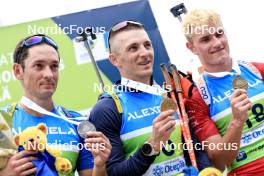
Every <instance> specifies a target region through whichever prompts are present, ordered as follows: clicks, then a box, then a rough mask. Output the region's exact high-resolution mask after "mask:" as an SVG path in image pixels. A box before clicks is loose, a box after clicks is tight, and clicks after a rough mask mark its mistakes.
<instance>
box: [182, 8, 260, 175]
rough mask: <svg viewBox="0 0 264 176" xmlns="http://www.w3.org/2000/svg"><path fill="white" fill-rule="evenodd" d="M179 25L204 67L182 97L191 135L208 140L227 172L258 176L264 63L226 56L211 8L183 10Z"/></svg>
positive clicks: (213, 155) (214, 156)
mask: <svg viewBox="0 0 264 176" xmlns="http://www.w3.org/2000/svg"><path fill="white" fill-rule="evenodd" d="M197 29H198V30H197ZM206 29H207V30H206ZM209 29H210V30H209ZM183 30H184V34H185V36H186V38H187V44H186V46H187V48H188V49H190V50H191V52H192V53H194V54H195V55H197V56H198V57H199V59H200V62H201V64H202V66H203V69H200V70H201V71H200V73H199V75H197V76H194V77H195V78H194V80H195V82H196V86H197V88H195V89H194V90H193V95H192V97H191V98H190V99H188V100H187V101H186V107H187V108H188V111H189V118H190V121H191V125H192V126H193V128H194V130H195V134H196V135H197V136H198V138H199V139H200V141H203V142H206V143H207V144H208V145H206V146H205V147H206V150H207V153H208V155H209V157H210V159H211V160H212V161H213V162H214V163H215V165H216V166H217V167H218V168H219V169H224V168H225V167H227V170H228V175H232V176H233V175H239V176H240V175H247V176H248V175H254V176H262V175H263V174H264V152H263V150H262V149H263V146H264V140H263V138H264V133H263V130H264V121H263V120H264V113H263V109H264V107H263V106H264V83H263V78H264V64H263V63H248V62H244V61H235V60H234V59H233V58H231V57H230V55H229V45H228V40H227V37H226V34H225V31H224V27H223V24H222V22H221V18H220V16H219V15H218V14H217V13H215V12H214V11H212V10H207V9H198V10H193V11H191V12H189V13H187V15H186V16H185V18H184V21H183ZM194 31H196V32H194Z"/></svg>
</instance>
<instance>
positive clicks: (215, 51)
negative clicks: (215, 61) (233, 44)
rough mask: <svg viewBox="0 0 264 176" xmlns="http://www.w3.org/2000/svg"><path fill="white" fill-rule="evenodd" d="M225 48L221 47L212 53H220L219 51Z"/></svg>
mask: <svg viewBox="0 0 264 176" xmlns="http://www.w3.org/2000/svg"><path fill="white" fill-rule="evenodd" d="M224 49H225V48H221V49H218V50H215V51H213V52H211V54H214V53H218V52H220V51H222V50H224Z"/></svg>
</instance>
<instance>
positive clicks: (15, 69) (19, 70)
mask: <svg viewBox="0 0 264 176" xmlns="http://www.w3.org/2000/svg"><path fill="white" fill-rule="evenodd" d="M13 72H14V75H15V76H16V79H18V80H22V79H23V69H22V66H21V65H20V64H17V63H14V64H13Z"/></svg>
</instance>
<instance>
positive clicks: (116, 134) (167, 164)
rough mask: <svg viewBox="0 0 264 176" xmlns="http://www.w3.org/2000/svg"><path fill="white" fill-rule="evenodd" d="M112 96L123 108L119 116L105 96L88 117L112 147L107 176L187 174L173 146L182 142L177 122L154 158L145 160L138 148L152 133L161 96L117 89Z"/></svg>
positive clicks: (113, 105)
mask: <svg viewBox="0 0 264 176" xmlns="http://www.w3.org/2000/svg"><path fill="white" fill-rule="evenodd" d="M116 95H117V96H118V99H119V100H120V103H121V106H122V109H123V112H122V114H120V113H119V112H118V110H117V106H116V103H115V102H114V100H113V99H112V97H111V96H110V95H108V94H105V95H103V96H102V97H101V99H100V100H99V101H98V103H97V104H96V105H95V107H94V108H93V110H92V111H91V114H90V121H91V122H92V123H93V124H94V125H95V126H96V128H97V130H100V131H102V132H103V133H104V134H105V135H106V136H107V137H108V138H109V139H110V142H111V144H112V152H111V155H110V157H109V161H108V162H107V170H108V174H109V175H143V174H145V175H177V174H181V173H185V174H186V175H188V174H187V172H188V171H187V170H190V169H189V168H188V167H187V165H186V162H185V158H184V154H183V149H182V148H181V147H178V146H177V145H178V144H181V143H182V134H181V130H180V124H179V120H178V119H176V121H177V122H178V123H177V125H176V128H175V130H174V131H173V132H172V134H171V136H170V139H169V140H168V143H167V146H166V147H163V148H162V150H161V151H160V154H159V155H158V156H156V157H155V156H148V157H147V156H144V155H143V154H142V152H141V147H142V145H143V144H144V143H145V142H146V141H147V140H148V139H149V138H150V135H151V133H152V122H153V120H154V119H155V118H156V117H157V116H159V114H160V104H161V101H162V96H159V95H154V94H149V93H145V92H140V91H139V92H135V91H119V90H116ZM176 117H177V116H175V118H176ZM164 145H166V143H164ZM170 147H174V149H175V150H172V148H170ZM206 159H207V158H206ZM206 159H204V158H203V159H201V161H202V160H203V161H205V160H206ZM205 162H207V163H206V164H207V165H206V164H205V165H206V166H204V167H207V166H209V165H210V164H209V161H208V160H207V161H205ZM181 175H183V174H181Z"/></svg>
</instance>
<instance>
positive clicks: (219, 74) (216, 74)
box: [204, 59, 241, 78]
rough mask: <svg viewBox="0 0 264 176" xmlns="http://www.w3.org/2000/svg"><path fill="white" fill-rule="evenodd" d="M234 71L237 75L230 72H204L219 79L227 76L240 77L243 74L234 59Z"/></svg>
mask: <svg viewBox="0 0 264 176" xmlns="http://www.w3.org/2000/svg"><path fill="white" fill-rule="evenodd" d="M232 69H233V70H234V71H235V73H233V72H228V71H224V72H207V71H204V73H205V74H207V75H211V76H214V77H218V78H219V77H224V76H226V75H240V74H241V70H240V68H239V65H238V63H237V62H235V61H234V60H233V59H232Z"/></svg>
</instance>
